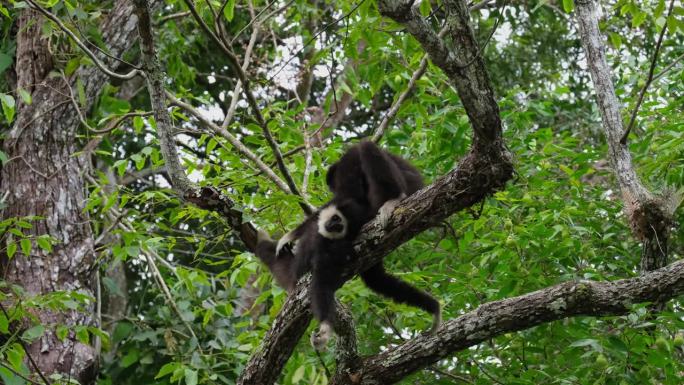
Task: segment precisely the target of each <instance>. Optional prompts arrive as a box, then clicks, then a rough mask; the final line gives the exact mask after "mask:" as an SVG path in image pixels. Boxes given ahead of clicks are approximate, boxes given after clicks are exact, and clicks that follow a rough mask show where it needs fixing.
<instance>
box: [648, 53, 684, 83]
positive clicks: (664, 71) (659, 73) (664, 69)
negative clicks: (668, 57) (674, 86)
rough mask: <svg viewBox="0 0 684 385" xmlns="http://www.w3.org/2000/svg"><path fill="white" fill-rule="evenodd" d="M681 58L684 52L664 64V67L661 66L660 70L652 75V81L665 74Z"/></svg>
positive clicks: (683, 56)
mask: <svg viewBox="0 0 684 385" xmlns="http://www.w3.org/2000/svg"><path fill="white" fill-rule="evenodd" d="M682 59H684V54H681V55H679V56H678V57H677V58H676V59H674V60H673V61H672V62H671V63H670V64H668V65H667V66H665V68H663V70H662V71H660V72H658V74H657V75H655V76H654V77H653V81H656V80H658V79H660V78H661V77H663V75H665V74H666V73H667V72H668V71H670V70H671V69H672V68H673V67H674V66H675V65H677V63H679V62H680V61H682Z"/></svg>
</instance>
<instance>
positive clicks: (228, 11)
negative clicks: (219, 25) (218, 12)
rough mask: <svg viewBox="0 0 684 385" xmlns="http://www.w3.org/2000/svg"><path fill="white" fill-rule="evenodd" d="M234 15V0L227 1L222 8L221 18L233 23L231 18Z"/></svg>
mask: <svg viewBox="0 0 684 385" xmlns="http://www.w3.org/2000/svg"><path fill="white" fill-rule="evenodd" d="M234 15H235V0H228V3H227V4H226V7H225V8H223V17H225V18H226V21H228V22H230V21H233V16H234Z"/></svg>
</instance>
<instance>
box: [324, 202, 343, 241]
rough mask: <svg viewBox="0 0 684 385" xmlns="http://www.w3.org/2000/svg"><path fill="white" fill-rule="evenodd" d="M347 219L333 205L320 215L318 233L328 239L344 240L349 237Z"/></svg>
mask: <svg viewBox="0 0 684 385" xmlns="http://www.w3.org/2000/svg"><path fill="white" fill-rule="evenodd" d="M347 225H348V222H347V218H346V217H345V216H344V214H342V212H341V211H340V210H339V209H338V208H337V205H335V204H331V205H329V206H326V207H325V208H323V209H322V210H321V211H320V213H318V233H319V234H320V235H321V236H322V237H323V238H327V239H342V238H344V237H345V236H346V235H347Z"/></svg>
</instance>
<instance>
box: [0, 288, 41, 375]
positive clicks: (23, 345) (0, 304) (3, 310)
mask: <svg viewBox="0 0 684 385" xmlns="http://www.w3.org/2000/svg"><path fill="white" fill-rule="evenodd" d="M0 310H2V313H3V314H4V315H5V318H6V319H7V321H9V320H10V319H11V318H10V316H9V314H7V310H5V306H4V305H3V304H2V302H0ZM17 342H19V345H21V348H22V349H24V353H26V358H28V360H29V363H30V364H31V366H33V370H35V371H36V373H38V376H39V377H40V379H41V380H43V382H45V383H46V384H47V385H50V381H48V379H47V378H46V377H45V375H44V374H43V371H42V370H40V368H39V367H38V364H37V363H36V361H34V360H33V357H32V356H31V353H30V352H29V350H28V346H26V343H25V342H24V340H22V339H21V337H19V338H17Z"/></svg>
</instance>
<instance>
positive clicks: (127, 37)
mask: <svg viewBox="0 0 684 385" xmlns="http://www.w3.org/2000/svg"><path fill="white" fill-rule="evenodd" d="M132 14H133V12H132V7H131V4H130V3H129V2H127V1H117V2H116V4H115V5H114V6H113V8H112V9H111V11H110V12H109V14H108V15H107V16H103V20H102V22H101V25H102V33H103V39H104V41H105V43H107V44H108V46H109V49H110V53H111V54H113V55H116V56H118V55H121V54H122V53H123V52H124V51H125V50H127V49H129V48H130V46H131V45H132V43H133V42H134V41H135V36H136V30H135V26H136V17H135V16H132ZM45 22H46V21H45V19H44V18H43V17H42V16H41V15H40V14H38V12H36V11H34V10H31V9H24V10H22V11H21V14H20V15H19V17H18V18H17V24H18V28H17V29H16V30H17V36H16V41H17V51H16V62H15V68H16V73H17V85H18V87H20V88H23V89H24V90H26V91H28V92H30V93H31V94H32V99H33V102H32V104H30V105H27V104H25V103H22V102H18V103H17V118H16V121H15V122H14V124H13V125H12V128H11V129H10V131H9V132H8V133H7V135H6V137H5V140H4V143H3V144H2V149H3V151H4V152H5V153H6V154H7V156H8V158H9V159H10V160H9V161H8V162H7V163H6V164H5V165H4V167H3V168H2V172H1V173H0V190H2V191H3V192H6V193H7V198H6V202H5V203H6V205H7V207H6V208H5V209H4V210H3V211H2V212H1V213H0V216H1V218H2V219H7V218H15V217H26V216H39V217H41V219H37V220H33V221H31V223H32V228H30V229H24V234H25V235H26V236H27V237H37V236H40V235H44V234H48V235H50V236H51V237H53V238H54V239H56V241H57V244H55V245H54V248H53V250H52V252H46V251H45V250H42V249H41V248H40V247H38V245H37V244H36V243H35V242H33V247H32V248H31V252H30V253H29V255H28V256H25V255H22V254H21V253H20V252H17V254H15V255H14V257H13V258H12V259H9V260H8V259H7V258H6V256H5V257H4V258H3V259H4V260H3V262H4V263H3V277H4V278H5V279H6V280H7V281H8V282H10V283H13V284H17V285H20V286H22V287H23V288H24V289H25V290H26V292H27V294H28V295H41V294H46V293H53V292H55V291H60V290H70V291H79V292H81V293H83V294H86V295H90V296H93V297H94V295H93V294H94V291H93V284H94V274H93V272H94V267H95V266H93V264H94V262H95V258H94V257H95V251H94V245H93V243H94V238H93V233H92V230H91V227H90V221H89V217H88V215H87V213H85V212H84V205H85V199H86V196H87V191H86V185H85V182H84V178H83V176H84V174H85V173H86V172H87V169H88V159H87V155H79V156H74V154H75V153H77V152H79V151H81V150H82V147H83V144H82V143H79V141H78V140H77V132H78V129H79V125H80V124H79V119H78V114H77V111H76V109H75V107H74V105H73V103H72V102H71V100H70V98H68V96H67V95H69V90H68V88H67V83H66V81H65V80H64V79H62V78H61V77H59V76H58V77H49V76H48V73H49V72H50V71H51V70H53V69H55V68H53V63H52V59H51V55H50V52H49V50H48V46H47V41H46V40H44V39H42V38H41V36H42V33H41V26H42V25H43V23H45ZM104 59H105V58H103V60H104ZM104 61H105V62H106V63H111V62H110V61H107V60H104ZM77 78H78V79H80V80H81V82H82V83H83V89H84V91H85V96H86V98H85V99H86V105H85V106H83V108H84V110H85V111H87V110H88V109H89V107H90V106H91V105H92V104H93V102H94V101H95V100H96V99H97V95H98V93H99V92H100V90H101V89H102V88H103V86H104V84H105V83H106V82H107V81H108V78H107V76H106V75H104V74H103V73H102V72H100V71H99V70H98V69H97V68H95V67H82V68H80V69H79V70H78V71H76V72H75V73H74V75H73V76H72V77H71V78H69V79H67V81H68V82H69V83H70V85H71V86H72V87H73V84H74V83H75V81H76V79H77ZM94 308H95V303H94V301H89V303H88V304H87V305H85V306H84V307H83V308H80V309H78V310H69V311H54V310H49V309H41V310H40V311H37V312H36V313H37V314H35V315H36V317H37V318H38V319H39V320H40V323H41V324H42V325H43V326H45V328H46V330H47V331H46V333H45V334H44V335H43V336H42V337H41V338H39V339H38V340H36V341H35V342H34V343H32V344H31V345H29V346H28V351H27V353H28V354H29V355H30V356H31V357H32V358H33V359H34V360H35V362H36V363H37V366H38V368H39V370H40V371H41V372H42V373H43V374H45V375H49V374H51V373H56V372H59V373H63V374H64V375H66V376H69V377H71V378H73V379H76V380H78V381H80V383H81V384H90V383H93V382H94V380H95V375H96V374H97V371H96V369H97V363H98V357H97V352H96V351H95V349H94V348H93V347H92V346H90V345H86V344H83V343H80V342H78V341H76V339H75V337H74V335H73V333H71V334H69V335H68V336H67V338H66V339H65V340H64V341H60V340H59V339H58V338H57V337H56V336H55V333H54V330H55V326H56V325H59V324H61V325H65V326H67V327H73V326H75V325H95V319H94V318H95V314H94ZM29 368H30V369H31V371H35V369H34V368H33V367H32V366H31V365H29Z"/></svg>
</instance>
